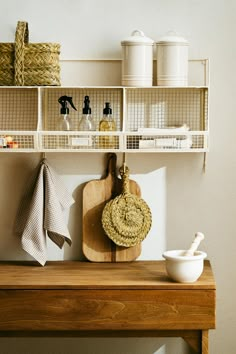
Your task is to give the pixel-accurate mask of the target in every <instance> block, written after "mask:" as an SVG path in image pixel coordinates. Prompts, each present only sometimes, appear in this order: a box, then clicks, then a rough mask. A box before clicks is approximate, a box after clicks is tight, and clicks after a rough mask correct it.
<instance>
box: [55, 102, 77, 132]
mask: <svg viewBox="0 0 236 354" xmlns="http://www.w3.org/2000/svg"><path fill="white" fill-rule="evenodd" d="M58 102H59V103H60V104H61V110H60V116H59V117H58V120H57V123H56V130H59V131H60V130H61V131H68V130H73V125H72V121H71V119H70V116H69V113H70V111H69V108H68V103H69V104H70V105H71V107H72V108H73V109H74V110H76V108H75V106H74V104H73V102H72V97H68V96H61V97H60V98H59V99H58Z"/></svg>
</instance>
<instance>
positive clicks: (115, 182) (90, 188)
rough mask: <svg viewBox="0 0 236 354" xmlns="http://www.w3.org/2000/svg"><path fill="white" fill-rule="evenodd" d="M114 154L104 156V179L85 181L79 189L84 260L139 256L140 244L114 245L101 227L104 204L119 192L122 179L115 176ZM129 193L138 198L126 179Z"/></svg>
mask: <svg viewBox="0 0 236 354" xmlns="http://www.w3.org/2000/svg"><path fill="white" fill-rule="evenodd" d="M116 160H117V158H116V155H115V154H111V153H109V154H108V155H107V173H106V177H105V178H103V179H100V180H93V181H90V182H88V183H87V184H86V185H85V187H84V189H83V236H82V249H83V253H84V255H85V257H86V258H87V259H88V260H90V261H93V262H128V261H133V260H135V259H136V258H137V257H138V256H139V255H140V253H141V244H140V245H137V246H133V247H128V248H127V247H121V246H117V245H116V244H115V243H114V242H113V241H111V240H110V239H109V238H108V237H107V235H106V234H105V232H104V230H103V228H102V222H101V220H102V212H103V209H104V206H105V204H106V203H107V202H108V201H109V200H110V199H113V198H115V197H116V196H117V195H119V194H121V192H122V180H121V179H120V178H118V177H117V175H116ZM129 186H130V192H131V193H133V194H135V195H137V196H139V197H140V195H141V192H140V188H139V186H138V184H137V183H136V182H135V181H133V180H130V183H129Z"/></svg>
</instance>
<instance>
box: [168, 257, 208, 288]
mask: <svg viewBox="0 0 236 354" xmlns="http://www.w3.org/2000/svg"><path fill="white" fill-rule="evenodd" d="M185 253H186V251H185V250H173V251H166V252H164V253H163V257H164V258H165V260H166V271H167V274H168V275H169V277H170V278H172V279H173V280H175V281H177V282H180V283H193V282H195V281H196V280H197V279H198V278H199V277H200V275H201V274H202V271H203V267H204V259H205V258H206V257H207V254H206V253H205V252H201V251H196V252H194V255H193V256H185V255H184V254H185Z"/></svg>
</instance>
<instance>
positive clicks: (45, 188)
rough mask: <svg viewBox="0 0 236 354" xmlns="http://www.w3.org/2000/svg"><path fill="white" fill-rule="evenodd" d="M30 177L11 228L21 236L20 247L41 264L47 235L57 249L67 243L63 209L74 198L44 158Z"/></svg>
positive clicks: (72, 201) (68, 238)
mask: <svg viewBox="0 0 236 354" xmlns="http://www.w3.org/2000/svg"><path fill="white" fill-rule="evenodd" d="M33 177H34V178H33V180H32V182H31V183H30V184H29V186H28V187H27V189H26V191H25V194H24V196H23V198H22V201H21V203H20V207H19V210H18V214H17V217H16V222H15V230H16V232H17V233H19V234H20V235H21V244H22V248H23V249H24V250H25V251H26V252H27V253H29V254H30V255H31V256H32V257H33V258H35V259H36V260H37V261H38V262H39V263H40V264H41V265H45V263H46V261H47V243H46V236H47V235H48V237H50V239H51V240H52V241H53V242H54V243H55V244H56V245H57V246H58V247H60V248H62V247H63V245H64V243H65V242H67V243H68V244H69V245H70V246H71V243H72V241H71V238H70V234H69V231H68V228H67V226H66V224H65V221H64V216H63V210H64V209H65V208H69V207H70V206H71V205H72V204H73V203H74V199H73V198H72V196H71V195H70V194H69V192H68V191H67V190H66V188H65V186H64V185H63V183H62V182H61V180H60V178H59V176H58V175H57V174H56V172H55V171H54V170H53V168H52V167H50V166H49V164H48V162H47V160H46V159H43V160H42V162H41V164H40V166H39V171H38V172H37V173H36V175H35V176H33Z"/></svg>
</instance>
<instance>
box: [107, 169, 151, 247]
mask: <svg viewBox="0 0 236 354" xmlns="http://www.w3.org/2000/svg"><path fill="white" fill-rule="evenodd" d="M120 174H121V177H122V182H123V191H122V194H121V195H119V196H117V197H116V198H114V199H112V200H110V201H109V202H108V203H107V204H106V205H105V207H104V209H103V213H102V226H103V229H104V231H105V233H106V235H107V236H108V237H109V238H110V239H111V240H112V241H113V242H114V243H115V244H117V245H118V246H123V247H132V246H136V245H138V244H140V243H141V242H142V241H143V240H144V239H145V238H146V236H147V235H148V232H149V231H150V228H151V225H152V214H151V210H150V208H149V206H148V205H147V203H146V202H145V201H144V200H143V199H142V198H139V197H138V196H136V195H134V194H132V193H130V191H129V169H128V167H127V166H125V165H123V167H122V168H121V169H120Z"/></svg>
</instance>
